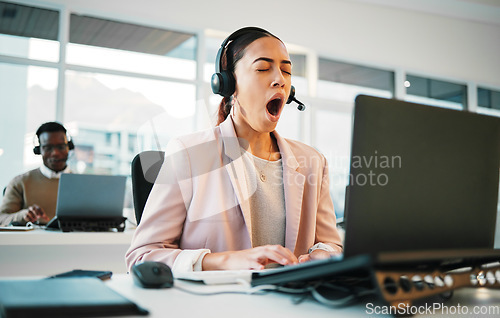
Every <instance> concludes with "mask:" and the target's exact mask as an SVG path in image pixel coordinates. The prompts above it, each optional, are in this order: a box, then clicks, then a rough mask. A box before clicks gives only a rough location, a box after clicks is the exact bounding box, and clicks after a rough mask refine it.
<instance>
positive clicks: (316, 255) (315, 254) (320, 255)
mask: <svg viewBox="0 0 500 318" xmlns="http://www.w3.org/2000/svg"><path fill="white" fill-rule="evenodd" d="M333 255H337V253H331V252H327V251H325V250H322V249H316V250H314V251H312V252H311V253H309V254H303V255H300V256H299V263H304V262H308V261H312V260H317V259H325V258H330V257H332V256H333Z"/></svg>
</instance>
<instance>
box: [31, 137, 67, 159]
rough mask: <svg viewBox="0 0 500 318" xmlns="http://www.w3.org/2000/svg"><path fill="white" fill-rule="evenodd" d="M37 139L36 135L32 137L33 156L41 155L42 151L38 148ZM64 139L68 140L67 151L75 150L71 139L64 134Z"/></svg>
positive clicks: (38, 142)
mask: <svg viewBox="0 0 500 318" xmlns="http://www.w3.org/2000/svg"><path fill="white" fill-rule="evenodd" d="M38 138H39V137H38V136H37V135H35V137H34V139H35V140H34V141H33V142H34V143H35V147H33V153H34V154H35V155H41V154H42V150H41V148H40V141H39V139H38ZM66 139H67V140H68V149H69V150H73V149H75V144H74V143H73V139H72V138H71V137H70V136H69V135H68V134H67V133H66Z"/></svg>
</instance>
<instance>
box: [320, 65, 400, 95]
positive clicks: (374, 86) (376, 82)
mask: <svg viewBox="0 0 500 318" xmlns="http://www.w3.org/2000/svg"><path fill="white" fill-rule="evenodd" d="M317 92H318V97H320V98H328V99H334V100H337V101H344V102H349V103H354V99H355V98H356V96H357V95H359V94H367V95H372V96H379V97H387V98H391V97H392V96H393V95H394V72H392V71H385V70H381V69H376V68H372V67H366V66H361V65H355V64H350V63H345V62H338V61H334V60H329V59H325V58H320V59H319V63H318V89H317Z"/></svg>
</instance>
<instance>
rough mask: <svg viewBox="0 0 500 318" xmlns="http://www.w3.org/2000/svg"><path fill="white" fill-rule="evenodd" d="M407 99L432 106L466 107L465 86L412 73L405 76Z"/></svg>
mask: <svg viewBox="0 0 500 318" xmlns="http://www.w3.org/2000/svg"><path fill="white" fill-rule="evenodd" d="M405 87H406V94H407V100H408V101H412V102H416V103H421V104H428V105H433V106H440V107H447V108H455V109H466V108H467V87H466V86H465V85H463V84H457V83H451V82H445V81H441V80H436V79H430V78H424V77H419V76H414V75H409V74H408V75H407V76H406V82H405Z"/></svg>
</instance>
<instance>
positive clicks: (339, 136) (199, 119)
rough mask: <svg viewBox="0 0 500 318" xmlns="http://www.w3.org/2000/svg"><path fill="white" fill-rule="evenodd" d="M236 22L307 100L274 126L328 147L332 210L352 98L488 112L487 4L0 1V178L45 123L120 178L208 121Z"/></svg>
mask: <svg viewBox="0 0 500 318" xmlns="http://www.w3.org/2000/svg"><path fill="white" fill-rule="evenodd" d="M243 26H260V27H263V28H265V29H268V30H269V31H271V32H272V33H274V34H276V35H277V36H278V37H280V38H281V39H282V40H283V41H284V42H285V43H286V44H287V46H288V49H289V52H290V54H291V59H292V62H293V79H292V83H293V84H294V85H295V87H296V90H297V94H296V95H297V97H298V99H299V100H301V101H303V102H304V103H305V104H306V105H307V109H306V111H305V112H299V111H297V110H296V107H295V106H294V105H289V106H287V108H286V109H285V111H284V115H283V116H282V118H281V120H280V123H279V125H278V132H280V133H281V134H282V135H283V136H285V137H288V138H292V139H298V140H301V141H303V142H305V143H307V144H310V145H313V146H314V147H316V148H318V149H319V150H320V151H322V152H323V153H324V154H325V155H326V156H327V158H328V160H329V164H330V173H331V176H330V177H331V194H332V197H333V199H334V203H335V207H336V213H337V215H338V216H339V217H342V215H343V209H344V189H345V186H346V184H347V183H348V174H349V151H350V134H351V113H352V108H353V104H354V98H355V96H356V95H357V94H360V93H364V94H370V95H376V96H381V97H389V98H391V97H395V98H399V99H405V100H409V101H417V102H421V103H426V104H430V105H434V106H436V107H449V108H455V109H461V110H465V111H471V112H479V113H486V114H488V115H491V116H500V75H499V74H500V1H498V0H440V1H434V0H314V1H304V0H289V1H272V0H271V1H270V0H253V1H235V0H232V1H230V0H213V1H204V0H183V1H173V0H141V1H137V0H136V1H134V0H106V1H102V0H45V1H37V0H32V1H27V0H20V1H14V0H9V1H1V0H0V167H1V168H0V188H2V189H3V187H5V186H6V185H7V183H8V182H9V181H10V180H11V178H12V177H14V176H15V175H17V174H20V173H22V172H24V171H27V170H29V169H33V168H35V167H38V166H39V165H41V158H40V156H35V155H34V154H33V152H32V148H33V144H34V142H35V139H34V133H35V130H36V129H37V127H38V126H39V125H40V124H42V123H43V122H46V121H53V120H57V121H60V122H62V123H63V124H64V125H65V126H66V127H67V128H68V130H69V133H70V135H71V137H72V139H73V141H74V143H75V144H76V149H75V151H74V152H73V154H72V155H71V157H70V165H71V167H72V169H73V171H75V172H80V173H96V174H120V175H129V174H130V162H131V160H132V158H133V157H134V155H135V154H137V153H139V152H140V151H143V150H149V149H164V148H165V145H166V143H167V142H168V140H169V139H170V138H171V137H172V136H177V135H181V134H186V133H189V132H192V131H195V130H199V129H203V128H207V127H211V126H213V125H214V124H215V122H214V121H215V112H216V108H217V106H218V103H219V101H220V97H219V96H215V95H213V94H212V92H211V89H210V85H209V80H210V77H211V75H212V74H213V72H214V60H215V55H216V52H217V50H218V48H219V46H220V44H221V42H222V41H223V39H224V38H225V37H226V36H227V35H229V34H230V33H231V32H232V31H234V30H236V29H238V28H240V27H243ZM130 202H131V201H130Z"/></svg>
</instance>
